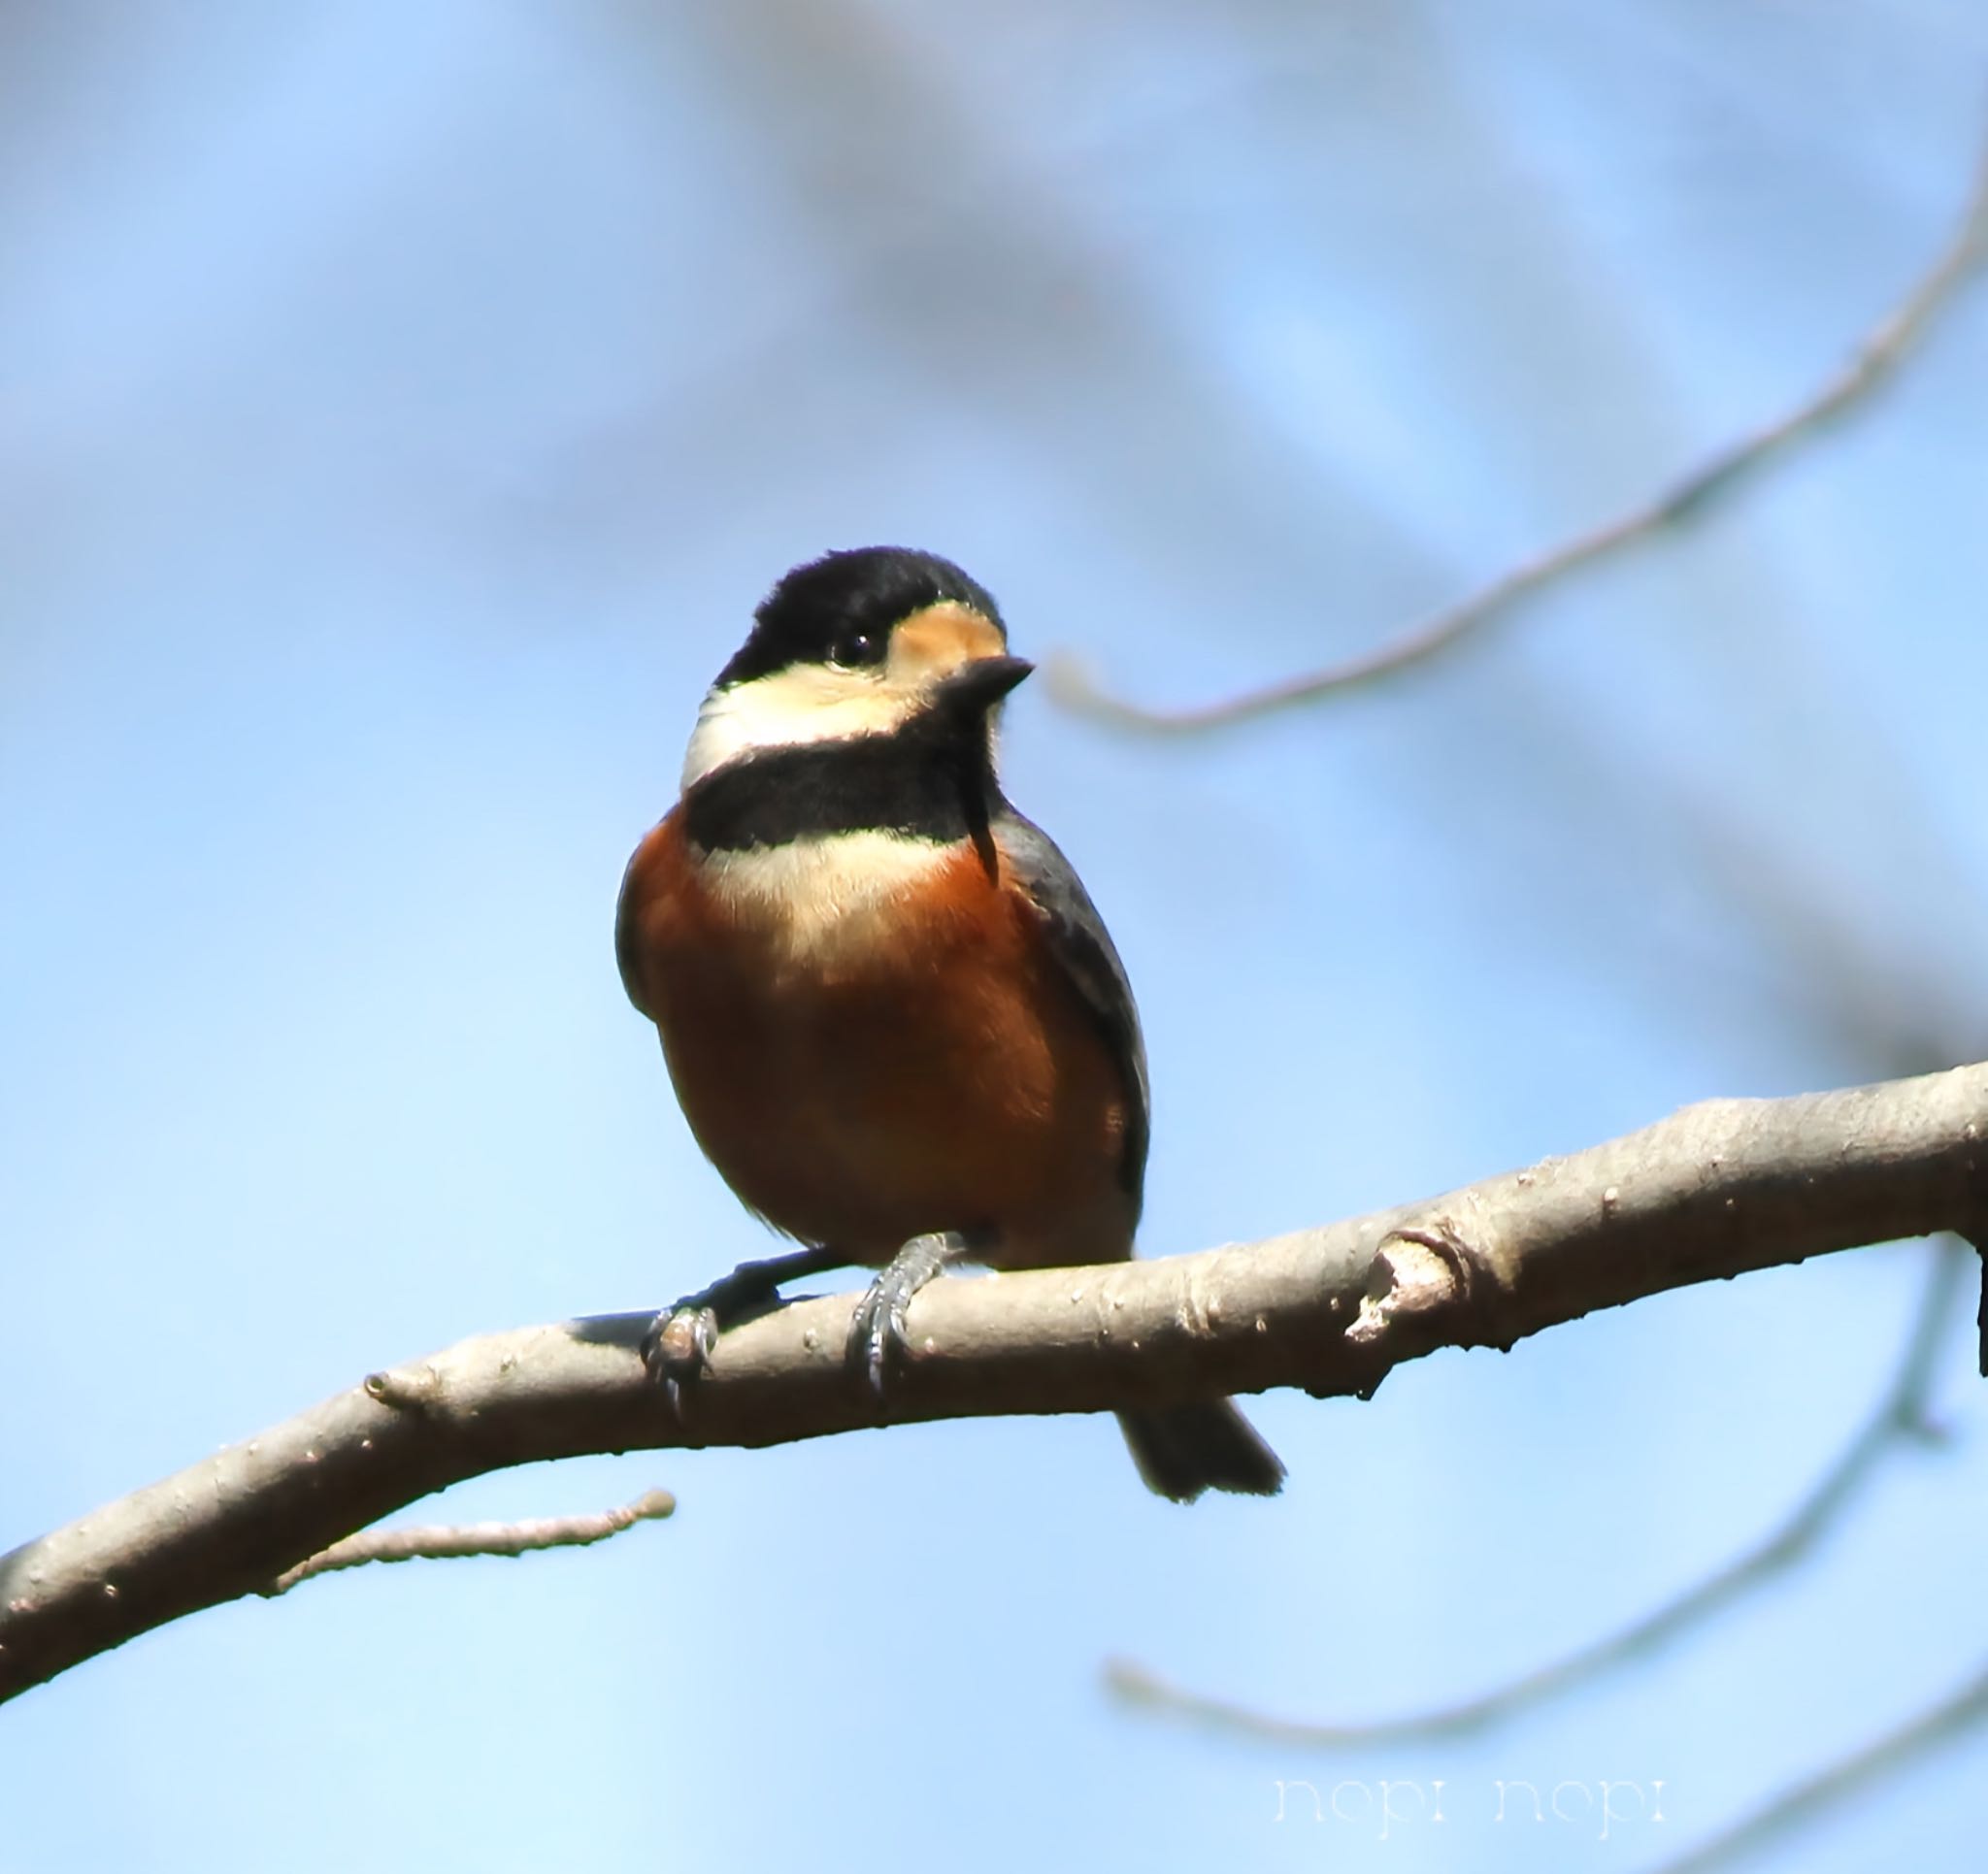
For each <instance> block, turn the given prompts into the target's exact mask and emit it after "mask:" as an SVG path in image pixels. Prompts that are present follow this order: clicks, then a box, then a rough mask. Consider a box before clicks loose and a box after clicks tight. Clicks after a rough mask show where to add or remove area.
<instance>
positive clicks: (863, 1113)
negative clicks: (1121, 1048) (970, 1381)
mask: <svg viewBox="0 0 1988 1874" xmlns="http://www.w3.org/2000/svg"><path fill="white" fill-rule="evenodd" d="M681 818H682V816H681V811H680V809H679V811H678V812H675V813H672V814H671V815H670V817H669V818H668V819H665V820H664V821H663V822H662V824H661V825H659V826H658V827H656V828H655V829H654V830H653V832H651V833H650V834H649V836H648V838H646V840H645V841H644V842H643V844H642V846H641V847H640V848H639V849H638V851H637V853H636V855H635V858H634V860H633V861H632V862H631V864H630V866H629V870H628V876H627V879H626V881H625V882H624V884H623V888H622V899H621V910H620V920H619V925H618V927H617V943H618V948H619V952H620V957H621V967H622V974H623V978H624V980H625V981H626V982H627V985H628V990H629V994H630V996H631V997H632V998H633V1000H634V1001H635V1003H636V1004H637V1005H638V1006H639V1007H640V1008H641V1009H642V1010H643V1011H644V1012H645V1013H646V1014H647V1015H648V1016H649V1017H650V1018H651V1019H652V1020H653V1021H654V1022H655V1024H656V1026H657V1028H658V1030H659V1031H660V1032H661V1035H662V1041H663V1052H664V1055H665V1058H666V1059H667V1061H668V1063H669V1067H670V1072H671V1077H672V1079H673V1080H674V1081H675V1083H676V1087H677V1092H678V1096H679V1100H680V1101H681V1102H682V1105H683V1110H684V1113H685V1116H686V1117H687V1118H688V1120H689V1123H690V1127H691V1130H692V1132H693V1133H694V1134H696V1136H697V1140H698V1143H699V1144H700V1145H701V1146H702V1147H703V1148H704V1150H705V1152H706V1153H707V1154H708V1155H709V1157H710V1158H711V1160H712V1163H713V1164H714V1165H715V1166H716V1167H717V1168H718V1170H719V1171H720V1173H721V1174H722V1175H723V1176H724V1178H725V1180H726V1182H727V1183H728V1184H730V1185H731V1187H732V1189H733V1190H734V1191H735V1192H736V1193H737V1194H738V1195H739V1197H740V1198H741V1199H742V1200H744V1201H745V1202H746V1204H747V1205H748V1206H749V1207H750V1208H751V1209H753V1210H754V1211H756V1212H757V1213H758V1214H759V1215H760V1216H762V1217H763V1218H765V1219H766V1220H767V1221H768V1222H769V1223H770V1224H772V1225H773V1226H774V1227H775V1228H776V1229H778V1230H780V1231H782V1232H784V1233H787V1234H789V1235H792V1236H795V1237H798V1238H800V1239H801V1240H803V1241H806V1242H810V1243H819V1244H825V1245H831V1246H833V1247H835V1248H836V1249H838V1250H841V1251H844V1252H845V1253H846V1254H847V1255H848V1256H849V1257H850V1258H851V1259H852V1260H854V1261H859V1262H866V1263H871V1264H881V1263H883V1262H887V1261H888V1260H889V1259H890V1258H891V1256H893V1255H894V1254H895V1253H896V1251H897V1250H898V1248H899V1247H901V1246H902V1245H903V1244H904V1243H905V1242H906V1241H907V1240H908V1239H909V1238H910V1237H911V1236H914V1235H918V1234H920V1233H925V1232H928V1231H947V1230H964V1231H982V1232H991V1233H993V1234H994V1240H995V1247H994V1248H993V1249H992V1250H991V1251H990V1254H989V1260H991V1261H993V1262H994V1263H996V1264H997V1265H998V1266H1004V1267H1026V1266H1045V1265H1054V1264H1063V1263H1075V1262H1102V1261H1107V1260H1111V1259H1115V1258H1121V1257H1125V1256H1129V1255H1130V1254H1131V1250H1132V1233H1133V1226H1134V1223H1135V1221H1136V1217H1137V1208H1138V1203H1137V1197H1136V1194H1135V1193H1129V1192H1128V1190H1127V1188H1126V1183H1125V1180H1124V1178H1123V1177H1122V1175H1121V1167H1122V1164H1123V1159H1124V1152H1125V1145H1126V1137H1127V1131H1128V1127H1129V1126H1130V1125H1131V1124H1132V1123H1133V1118H1132V1104H1133V1100H1134V1097H1135V1096H1134V1093H1133V1090H1132V1089H1130V1088H1128V1087H1127V1085H1126V1084H1125V1075H1124V1072H1123V1069H1122V1068H1121V1065H1120V1063H1119V1061H1118V1060H1117V1059H1116V1058H1114V1055H1113V1053H1112V1051H1111V1049H1110V1047H1109V1046H1108V1045H1107V1042H1106V1039H1105V1037H1104V1036H1103V1035H1101V1033H1100V1032H1099V1029H1098V1025H1097V1022H1096V1019H1095V1017H1094V1016H1093V1014H1092V1012H1091V1010H1090V1009H1089V1008H1087V1007H1086V1005H1085V1003H1084V1001H1083V998H1082V997H1081V995H1080V994H1079V993H1078V991H1077V988H1076V987H1075V986H1074V985H1073V984H1072V982H1071V981H1070V980H1069V978H1068V976H1067V975H1066V973H1065V970H1063V968H1062V966H1061V965H1060V963H1059V961H1058V959H1057V957H1056V956H1055V954H1054V953H1053V952H1052V950H1051V949H1050V947H1049V945H1048V943H1047V941H1046V940H1045V937H1044V928H1043V921H1042V918H1041V916H1040V915H1039V913H1038V911H1037V909H1036V907H1035V906H1034V905H1033V904H1031V903H1030V901H1029V899H1028V897H1027V896H1026V894H1025V893H1024V892H1022V891H1021V890H1019V889H1018V888H1017V887H1016V885H1015V882H1014V879H1013V876H1012V873H1011V869H1010V867H1009V866H1008V865H1007V863H1006V862H1005V860H1004V859H1003V857H1002V854H1001V851H1000V847H999V844H998V842H997V841H994V840H991V839H990V840H984V841H981V842H978V843H975V842H971V841H967V842H958V843H952V844H941V843H936V842H932V841H926V840H916V839H907V838H901V837H898V836H895V835H892V834H889V833H875V834H861V835H854V836H851V835H846V834H845V835H838V836H835V837H833V838H824V839H820V840H802V841H796V842H793V843H791V844H788V845H784V846H781V847H779V848H775V849H771V850H757V851H746V852H737V853H722V854H717V853H705V852H702V851H701V850H699V849H698V848H697V847H695V846H694V845H692V844H691V843H690V842H689V841H688V840H687V839H686V838H685V837H684V833H683V830H682V825H681ZM1142 1123H1143V1122H1142Z"/></svg>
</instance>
